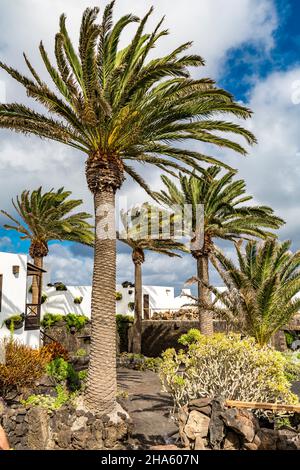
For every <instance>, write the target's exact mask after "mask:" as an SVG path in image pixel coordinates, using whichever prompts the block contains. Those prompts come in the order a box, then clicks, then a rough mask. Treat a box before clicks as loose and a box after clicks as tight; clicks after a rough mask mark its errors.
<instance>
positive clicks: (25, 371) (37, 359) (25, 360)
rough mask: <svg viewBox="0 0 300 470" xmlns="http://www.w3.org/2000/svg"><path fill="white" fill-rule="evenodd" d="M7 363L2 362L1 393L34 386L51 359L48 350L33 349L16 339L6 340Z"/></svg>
mask: <svg viewBox="0 0 300 470" xmlns="http://www.w3.org/2000/svg"><path fill="white" fill-rule="evenodd" d="M4 348H5V364H0V394H1V395H2V396H3V397H4V398H5V397H7V395H8V394H12V393H15V394H19V393H20V392H22V391H23V390H25V389H28V388H31V387H33V386H34V384H35V382H36V381H37V380H38V379H39V378H40V377H42V375H43V374H44V372H45V366H46V364H47V363H48V362H49V360H50V359H51V358H50V356H49V355H47V354H46V352H44V353H41V350H38V349H32V348H30V347H29V346H25V345H24V344H22V343H19V342H18V341H15V340H9V341H5V342H4Z"/></svg>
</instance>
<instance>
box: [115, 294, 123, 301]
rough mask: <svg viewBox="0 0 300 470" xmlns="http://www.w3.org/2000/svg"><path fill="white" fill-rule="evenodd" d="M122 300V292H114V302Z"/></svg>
mask: <svg viewBox="0 0 300 470" xmlns="http://www.w3.org/2000/svg"><path fill="white" fill-rule="evenodd" d="M122 299H123V295H122V292H116V300H117V301H119V300H122Z"/></svg>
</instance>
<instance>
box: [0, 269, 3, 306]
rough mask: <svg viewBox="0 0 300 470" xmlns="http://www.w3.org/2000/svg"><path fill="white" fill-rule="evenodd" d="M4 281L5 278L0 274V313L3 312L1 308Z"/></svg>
mask: <svg viewBox="0 0 300 470" xmlns="http://www.w3.org/2000/svg"><path fill="white" fill-rule="evenodd" d="M2 281H3V276H2V274H0V312H1V306H2Z"/></svg>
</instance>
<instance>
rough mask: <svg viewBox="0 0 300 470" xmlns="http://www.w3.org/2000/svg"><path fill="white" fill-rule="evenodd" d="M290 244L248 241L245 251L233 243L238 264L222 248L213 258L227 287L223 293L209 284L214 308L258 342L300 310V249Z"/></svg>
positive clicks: (231, 324)
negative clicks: (217, 304)
mask: <svg viewBox="0 0 300 470" xmlns="http://www.w3.org/2000/svg"><path fill="white" fill-rule="evenodd" d="M290 247H291V242H290V241H285V242H283V243H279V242H277V241H276V240H271V239H269V240H267V241H265V242H261V243H258V242H257V241H249V242H248V243H247V245H246V249H245V251H244V250H242V247H241V246H239V245H238V244H236V253H237V257H238V263H237V264H236V263H234V262H233V261H231V260H230V259H228V258H227V257H226V256H225V255H224V254H223V253H222V252H221V251H218V252H217V253H216V255H215V256H214V257H213V258H212V259H213V263H214V265H215V267H216V269H217V270H218V272H219V274H220V276H221V277H222V279H223V281H224V283H225V285H226V287H227V290H226V291H224V292H223V293H220V292H218V291H217V290H216V289H214V288H213V287H211V290H212V291H213V292H214V294H215V295H216V299H217V300H219V301H220V302H221V306H219V307H218V306H215V307H214V310H215V311H216V312H217V313H218V314H219V315H220V316H221V317H222V318H225V319H227V321H228V323H229V325H230V326H231V327H234V328H235V329H238V330H240V331H242V332H243V333H244V334H246V335H250V336H253V337H254V338H255V339H256V341H257V342H258V344H260V345H261V346H264V345H265V344H268V343H269V342H270V340H271V338H272V336H273V335H274V333H276V331H278V330H279V329H280V328H282V327H283V326H284V325H286V324H288V322H289V321H290V320H291V319H292V318H293V316H294V315H295V314H296V313H298V312H299V310H300V298H299V296H298V295H297V294H299V292H300V251H297V252H295V253H292V252H291V251H290ZM219 305H220V304H219Z"/></svg>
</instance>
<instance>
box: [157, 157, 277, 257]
mask: <svg viewBox="0 0 300 470" xmlns="http://www.w3.org/2000/svg"><path fill="white" fill-rule="evenodd" d="M221 171H222V170H221V168H220V167H219V166H214V165H213V166H210V167H209V168H208V169H207V170H206V176H205V177H204V176H202V177H196V176H186V175H182V174H179V186H178V185H177V184H176V183H174V181H172V180H171V179H170V178H168V177H167V176H165V175H163V176H162V177H161V179H162V181H163V183H164V185H165V189H164V190H162V191H161V193H160V194H158V195H157V197H158V199H159V200H160V201H161V202H162V203H163V204H165V205H166V206H168V207H171V208H172V207H175V206H176V205H177V206H179V207H182V208H184V206H185V205H190V208H191V214H192V217H191V224H192V230H193V232H194V233H195V232H196V231H197V230H199V227H197V225H196V224H197V221H198V220H199V216H198V214H197V211H199V205H200V204H201V205H203V209H204V227H203V228H202V227H200V229H202V230H203V231H204V245H205V246H203V252H204V253H209V252H211V251H212V250H213V239H214V238H219V239H223V240H230V241H234V240H236V239H239V238H247V237H259V238H266V237H274V233H273V232H271V231H270V230H268V229H278V228H279V227H281V226H282V225H283V224H284V221H283V220H282V219H281V218H279V217H277V216H276V215H275V214H274V211H273V209H271V208H270V207H267V206H255V205H250V204H249V203H250V201H252V200H253V198H252V196H250V195H248V194H246V183H245V181H244V180H235V179H234V176H235V172H233V171H226V172H225V173H224V174H223V175H222V174H221ZM245 203H247V204H248V205H245Z"/></svg>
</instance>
